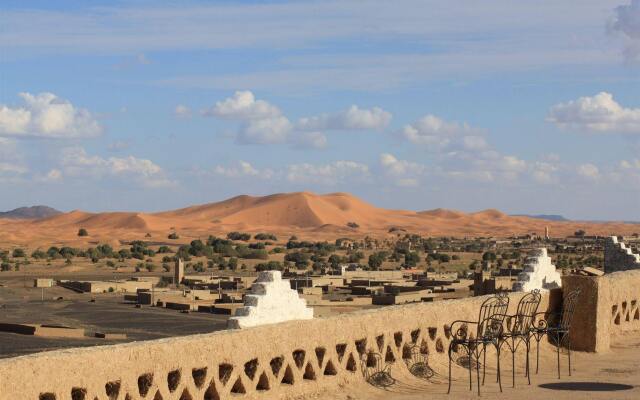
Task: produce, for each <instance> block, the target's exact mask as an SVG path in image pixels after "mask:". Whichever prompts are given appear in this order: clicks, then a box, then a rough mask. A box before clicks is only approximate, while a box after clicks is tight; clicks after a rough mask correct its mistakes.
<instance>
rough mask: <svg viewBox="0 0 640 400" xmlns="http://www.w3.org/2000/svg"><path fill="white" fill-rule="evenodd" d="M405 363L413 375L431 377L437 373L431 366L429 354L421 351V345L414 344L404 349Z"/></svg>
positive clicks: (423, 377) (424, 377)
mask: <svg viewBox="0 0 640 400" xmlns="http://www.w3.org/2000/svg"><path fill="white" fill-rule="evenodd" d="M405 352H406V354H403V359H404V363H405V365H406V366H407V369H408V370H409V372H410V373H411V375H413V376H415V377H417V378H422V379H431V378H433V376H434V375H435V372H434V371H433V369H431V367H430V366H429V355H428V354H425V353H424V352H422V351H420V346H418V345H417V344H414V345H413V346H411V347H409V348H407V349H406V350H403V353H405Z"/></svg>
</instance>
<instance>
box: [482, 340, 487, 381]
mask: <svg viewBox="0 0 640 400" xmlns="http://www.w3.org/2000/svg"><path fill="white" fill-rule="evenodd" d="M486 375H487V347H486V346H485V347H484V354H483V356H482V385H483V386H484V378H485V376H486Z"/></svg>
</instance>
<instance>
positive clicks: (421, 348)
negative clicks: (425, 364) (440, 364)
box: [420, 339, 429, 354]
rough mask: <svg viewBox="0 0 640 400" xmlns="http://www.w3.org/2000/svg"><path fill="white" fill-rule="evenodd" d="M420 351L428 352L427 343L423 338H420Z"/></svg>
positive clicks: (422, 352)
mask: <svg viewBox="0 0 640 400" xmlns="http://www.w3.org/2000/svg"><path fill="white" fill-rule="evenodd" d="M420 353H421V354H429V344H428V343H427V341H426V340H424V339H422V342H421V343H420Z"/></svg>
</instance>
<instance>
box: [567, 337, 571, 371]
mask: <svg viewBox="0 0 640 400" xmlns="http://www.w3.org/2000/svg"><path fill="white" fill-rule="evenodd" d="M567 355H568V356H569V376H571V338H570V337H569V332H567Z"/></svg>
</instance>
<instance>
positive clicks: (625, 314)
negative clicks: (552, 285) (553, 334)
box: [562, 270, 640, 351]
mask: <svg viewBox="0 0 640 400" xmlns="http://www.w3.org/2000/svg"><path fill="white" fill-rule="evenodd" d="M562 286H563V290H564V291H565V292H566V293H568V291H570V290H574V289H575V288H580V289H581V290H582V292H581V296H580V298H579V300H578V303H577V306H576V310H575V317H574V319H573V323H572V327H571V329H572V335H571V342H572V348H575V349H576V350H586V351H607V350H609V346H610V343H611V339H612V338H615V337H616V336H619V335H623V334H625V333H628V332H640V270H633V271H624V272H614V273H611V274H605V275H603V276H599V277H589V276H578V275H572V276H566V277H563V279H562Z"/></svg>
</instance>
